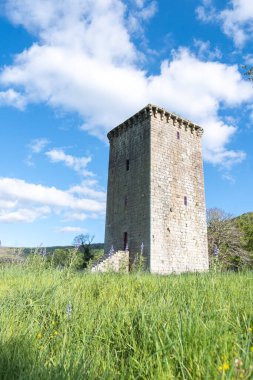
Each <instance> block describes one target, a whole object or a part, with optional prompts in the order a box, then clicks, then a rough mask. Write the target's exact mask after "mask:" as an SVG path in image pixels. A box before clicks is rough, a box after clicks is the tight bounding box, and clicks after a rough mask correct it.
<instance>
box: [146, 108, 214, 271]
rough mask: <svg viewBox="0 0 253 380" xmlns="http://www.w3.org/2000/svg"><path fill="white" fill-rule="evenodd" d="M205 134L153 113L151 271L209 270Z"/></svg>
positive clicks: (186, 124)
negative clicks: (202, 136)
mask: <svg viewBox="0 0 253 380" xmlns="http://www.w3.org/2000/svg"><path fill="white" fill-rule="evenodd" d="M201 135H202V132H201V130H198V129H195V128H193V126H191V125H190V124H188V123H185V124H184V123H182V121H178V120H177V119H175V118H171V117H165V116H164V114H163V113H161V112H155V111H154V113H153V115H152V117H151V252H152V253H151V262H150V270H151V272H155V273H163V274H167V273H173V272H175V273H180V272H187V271H203V270H208V254H207V228H206V209H205V198H204V179H203V166H202V154H201ZM185 197H186V198H185ZM186 203H187V204H186Z"/></svg>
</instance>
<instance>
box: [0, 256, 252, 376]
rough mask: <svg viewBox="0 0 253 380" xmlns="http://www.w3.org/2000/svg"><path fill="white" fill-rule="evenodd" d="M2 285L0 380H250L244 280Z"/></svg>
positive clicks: (31, 277) (68, 277) (23, 279)
mask: <svg viewBox="0 0 253 380" xmlns="http://www.w3.org/2000/svg"><path fill="white" fill-rule="evenodd" d="M0 277H1V278H0V337H1V340H0V379H8V380H12V379H24V380H29V379H33V380H34V379H36V380H38V379H45V380H46V379H47V380H48V379H54V380H56V379H69V380H78V379H92V380H93V379H127V380H130V379H133V380H134V379H156V380H160V379H161V380H163V379H164V380H165V379H166V380H170V379H193V380H197V379H201V380H202V379H210V380H214V379H253V331H252V330H253V303H252V296H253V273H252V272H248V273H237V274H235V273H226V274H221V273H216V274H215V273H209V274H189V275H181V276H164V277H162V276H153V275H149V274H138V273H135V274H131V275H123V274H122V275H121V274H112V273H111V274H104V275H102V274H100V275H99V274H97V275H95V274H89V273H86V274H85V273H81V272H79V273H77V272H72V271H70V270H62V271H60V270H57V269H53V268H47V269H46V268H45V267H44V266H43V263H42V262H38V263H37V264H36V265H35V264H34V263H33V264H31V263H30V264H29V263H25V264H24V263H23V264H17V265H3V266H2V267H1V269H0Z"/></svg>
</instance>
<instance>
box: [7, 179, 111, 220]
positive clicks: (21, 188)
mask: <svg viewBox="0 0 253 380" xmlns="http://www.w3.org/2000/svg"><path fill="white" fill-rule="evenodd" d="M98 198H99V197H98ZM0 199H1V206H2V209H1V213H0V221H9V222H17V221H20V222H21V221H23V222H31V221H34V220H36V219H38V218H40V217H42V216H46V215H48V214H49V213H51V212H55V213H57V214H59V215H60V216H61V214H62V213H66V212H68V213H85V214H87V218H88V217H91V218H93V217H94V214H95V215H97V216H103V215H104V213H105V201H104V200H101V199H96V197H95V193H94V194H93V197H91V196H86V197H83V196H77V195H73V194H72V193H71V191H69V190H65V191H64V190H60V189H57V188H55V187H46V186H42V185H37V184H32V183H28V182H26V181H24V180H20V179H16V178H0ZM8 209H11V211H8ZM79 220H80V219H79Z"/></svg>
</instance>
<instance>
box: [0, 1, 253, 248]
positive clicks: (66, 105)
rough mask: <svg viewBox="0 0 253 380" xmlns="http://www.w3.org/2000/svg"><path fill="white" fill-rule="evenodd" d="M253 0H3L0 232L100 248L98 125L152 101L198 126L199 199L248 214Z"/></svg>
mask: <svg viewBox="0 0 253 380" xmlns="http://www.w3.org/2000/svg"><path fill="white" fill-rule="evenodd" d="M252 37H253V3H252V0H231V1H226V2H223V1H218V0H216V1H215V0H181V1H178V0H170V1H168V0H160V1H156V0H128V1H123V0H63V1H61V2H56V1H53V0H34V1H30V0H5V1H3V0H2V1H0V46H1V49H0V120H1V124H0V240H1V241H2V244H3V245H6V246H38V245H41V244H42V245H44V246H48V245H64V244H70V243H71V242H72V240H73V238H74V237H75V236H76V235H77V234H79V233H86V232H87V233H89V234H91V235H95V241H96V242H103V239H104V219H105V202H106V184H107V165H108V143H107V139H106V134H107V132H108V131H109V130H110V129H112V128H113V127H115V126H116V125H117V124H119V123H121V122H122V121H124V120H125V119H126V118H128V117H129V116H131V115H132V114H133V113H135V112H137V111H138V110H139V109H141V108H143V107H144V106H145V105H146V104H148V103H154V104H157V105H159V106H161V107H164V108H166V109H167V110H168V111H173V112H176V113H177V114H179V115H181V116H183V117H185V118H188V119H191V120H192V121H193V122H195V123H198V124H200V125H202V126H203V127H204V129H205V133H204V137H203V156H204V167H205V186H206V202H207V207H208V208H211V207H219V208H222V209H224V210H225V211H227V212H229V213H232V214H234V215H239V214H241V213H244V212H248V211H253V210H252V195H251V194H252V188H253V176H252V168H253V157H252V137H253V128H252V121H253V84H251V83H250V82H249V81H247V80H246V79H245V77H244V76H243V70H242V69H241V66H242V65H243V64H247V65H253V52H252V50H251V41H252Z"/></svg>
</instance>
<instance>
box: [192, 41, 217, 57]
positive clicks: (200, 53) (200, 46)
mask: <svg viewBox="0 0 253 380" xmlns="http://www.w3.org/2000/svg"><path fill="white" fill-rule="evenodd" d="M193 45H194V47H195V48H196V49H197V57H198V58H199V59H201V60H211V61H212V60H218V59H220V58H221V57H222V53H221V51H220V49H219V48H218V47H217V46H216V47H215V48H214V49H212V48H211V43H210V41H203V40H199V39H194V41H193Z"/></svg>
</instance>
